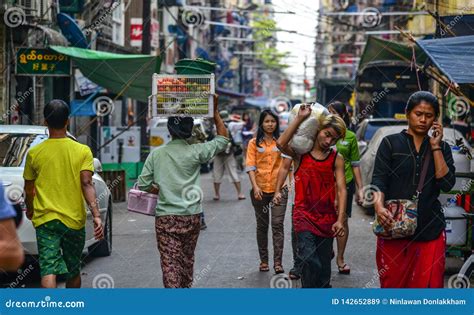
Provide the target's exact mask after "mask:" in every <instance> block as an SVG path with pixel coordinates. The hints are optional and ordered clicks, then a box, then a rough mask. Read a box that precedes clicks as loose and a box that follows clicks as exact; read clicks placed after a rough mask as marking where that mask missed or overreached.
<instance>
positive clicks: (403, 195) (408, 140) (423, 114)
mask: <svg viewBox="0 0 474 315" xmlns="http://www.w3.org/2000/svg"><path fill="white" fill-rule="evenodd" d="M405 111H406V116H407V119H408V130H403V131H402V132H400V133H398V134H393V135H389V136H386V137H385V138H384V139H383V140H382V142H381V144H380V146H379V148H378V151H377V156H376V158H375V165H374V172H373V176H372V185H374V186H375V187H377V190H378V191H377V192H375V193H374V201H375V205H374V206H375V211H376V215H377V220H378V222H379V223H380V224H381V225H382V226H383V228H384V229H385V230H390V229H391V228H392V227H393V224H394V223H395V220H394V217H393V215H392V213H391V212H390V211H389V210H388V209H387V204H385V201H387V200H410V199H412V198H413V196H414V195H417V196H418V198H417V207H416V208H417V225H416V229H415V230H414V234H413V235H408V236H407V237H404V238H394V239H387V238H382V237H378V238H377V253H376V259H377V267H378V271H379V274H380V286H381V287H382V288H442V287H443V283H444V267H445V248H446V235H445V232H444V228H445V225H446V223H445V219H444V214H443V212H442V209H441V204H440V202H439V201H438V197H439V194H440V190H443V191H445V192H447V191H450V190H451V188H452V187H453V186H454V183H455V180H456V179H455V169H454V163H453V157H452V154H451V148H450V147H449V145H448V144H446V143H445V142H444V141H442V139H443V126H442V125H441V124H440V123H439V122H438V121H437V119H438V117H439V111H440V110H439V103H438V100H437V98H436V96H434V95H433V94H431V93H430V92H426V91H418V92H415V93H413V94H412V95H411V96H410V98H409V99H408V103H407V106H406V110H405ZM430 129H431V130H432V135H431V136H430V135H429V134H428V132H429V131H430ZM424 164H426V165H427V166H426V167H424ZM425 168H426V169H425ZM420 179H422V183H423V185H419V182H420V181H421V180H420ZM420 186H422V188H420Z"/></svg>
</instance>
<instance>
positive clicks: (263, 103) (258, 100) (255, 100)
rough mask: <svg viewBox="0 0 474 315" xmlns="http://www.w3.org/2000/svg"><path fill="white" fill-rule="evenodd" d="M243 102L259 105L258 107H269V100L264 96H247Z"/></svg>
mask: <svg viewBox="0 0 474 315" xmlns="http://www.w3.org/2000/svg"><path fill="white" fill-rule="evenodd" d="M244 102H245V105H250V106H255V107H259V108H260V109H264V108H266V107H270V100H269V99H268V98H266V97H247V98H246V99H245V101H244Z"/></svg>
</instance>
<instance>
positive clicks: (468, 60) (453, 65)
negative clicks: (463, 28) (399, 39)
mask: <svg viewBox="0 0 474 315" xmlns="http://www.w3.org/2000/svg"><path fill="white" fill-rule="evenodd" d="M416 43H417V44H418V46H420V48H421V49H423V50H424V51H425V53H426V54H427V55H428V57H429V58H430V59H431V61H432V62H433V63H434V64H435V65H436V67H437V68H438V69H439V70H440V71H441V72H442V73H443V74H444V75H446V76H447V77H448V78H449V80H450V81H451V82H454V83H457V84H470V83H474V58H473V54H474V35H471V36H458V37H450V38H440V39H427V40H417V41H416Z"/></svg>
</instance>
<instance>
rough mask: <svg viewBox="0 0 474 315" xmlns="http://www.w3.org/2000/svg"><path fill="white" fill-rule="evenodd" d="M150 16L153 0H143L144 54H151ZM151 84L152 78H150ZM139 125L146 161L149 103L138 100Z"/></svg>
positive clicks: (143, 155)
mask: <svg viewBox="0 0 474 315" xmlns="http://www.w3.org/2000/svg"><path fill="white" fill-rule="evenodd" d="M150 17H151V0H143V14H142V19H143V36H142V54H144V55H149V54H150V53H151V41H150V39H151V36H150V35H151V34H150ZM150 84H151V78H150ZM137 113H138V115H139V116H138V117H137V119H138V126H139V127H140V143H141V150H140V151H141V152H140V157H141V160H142V161H144V160H145V158H146V156H147V153H148V150H149V140H148V134H147V132H146V131H147V120H146V118H147V115H148V103H145V102H137Z"/></svg>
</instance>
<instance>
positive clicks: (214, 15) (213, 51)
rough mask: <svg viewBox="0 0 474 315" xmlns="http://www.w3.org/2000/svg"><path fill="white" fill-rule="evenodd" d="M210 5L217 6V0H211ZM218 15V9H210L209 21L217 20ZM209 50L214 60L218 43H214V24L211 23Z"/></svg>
mask: <svg viewBox="0 0 474 315" xmlns="http://www.w3.org/2000/svg"><path fill="white" fill-rule="evenodd" d="M211 7H213V8H217V7H219V0H211ZM217 17H218V11H215V10H212V11H211V21H212V22H214V21H217ZM209 48H210V51H211V57H212V58H214V60H217V56H218V55H219V53H218V45H217V43H216V26H215V25H213V24H211V42H210V47H209Z"/></svg>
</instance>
